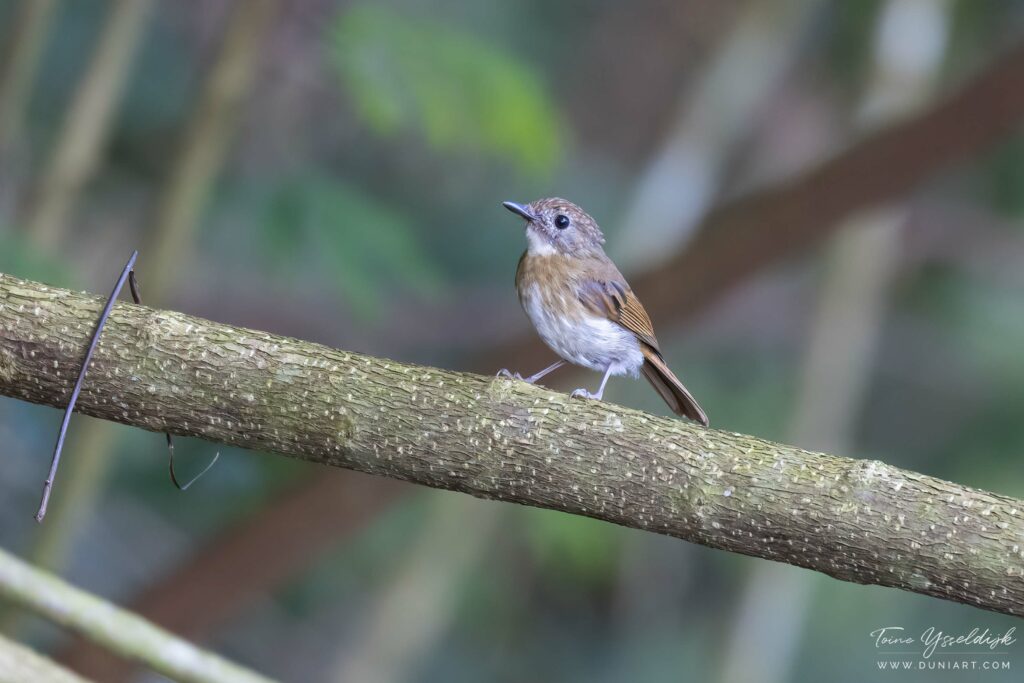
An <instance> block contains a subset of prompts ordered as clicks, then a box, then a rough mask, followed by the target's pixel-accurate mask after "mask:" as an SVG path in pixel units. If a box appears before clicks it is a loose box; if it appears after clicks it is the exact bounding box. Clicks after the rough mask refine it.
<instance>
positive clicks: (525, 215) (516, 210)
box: [501, 202, 536, 222]
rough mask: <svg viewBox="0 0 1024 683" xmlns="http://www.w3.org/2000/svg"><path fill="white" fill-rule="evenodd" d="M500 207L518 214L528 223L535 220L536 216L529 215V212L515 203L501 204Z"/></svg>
mask: <svg viewBox="0 0 1024 683" xmlns="http://www.w3.org/2000/svg"><path fill="white" fill-rule="evenodd" d="M501 205H502V206H504V207H505V208H506V209H508V210H509V211H511V212H512V213H515V214H518V215H520V216H522V217H523V218H525V219H526V220H528V221H530V222H532V221H533V220H534V219H535V218H536V216H534V215H533V214H532V213H530V210H529V209H527V208H526V207H525V206H523V205H522V204H516V203H515V202H502V203H501Z"/></svg>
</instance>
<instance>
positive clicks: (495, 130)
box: [330, 5, 560, 173]
mask: <svg viewBox="0 0 1024 683" xmlns="http://www.w3.org/2000/svg"><path fill="white" fill-rule="evenodd" d="M330 44H331V47H332V58H333V62H334V65H335V67H336V68H337V70H338V72H339V74H340V76H341V78H342V80H343V82H344V83H345V84H346V86H347V88H348V91H349V93H350V94H351V96H352V98H353V100H354V101H355V106H356V109H357V111H358V113H359V115H360V116H361V117H362V119H363V120H364V121H365V122H366V124H367V125H369V126H370V127H371V128H372V129H373V130H374V131H376V132H377V133H378V134H380V135H393V134H395V133H398V132H400V131H403V130H415V131H417V132H419V133H420V134H422V135H423V136H424V137H425V139H426V140H427V142H428V143H429V144H430V145H431V146H432V147H434V148H435V149H438V150H442V151H461V150H466V149H468V150H470V151H472V150H481V151H484V152H488V153H492V154H496V155H498V156H500V157H501V158H503V159H507V160H508V161H510V162H512V163H514V164H515V165H517V166H518V167H519V168H520V169H521V170H522V171H523V172H524V173H537V172H545V171H550V170H551V168H552V166H553V165H554V164H555V163H556V162H557V160H558V158H559V155H560V144H559V143H560V138H559V126H558V120H557V115H556V112H555V109H554V107H553V106H552V104H551V102H550V101H549V99H548V98H547V96H546V94H545V92H544V88H543V87H542V84H541V81H540V79H539V78H538V77H537V75H536V74H535V73H534V72H533V71H532V70H531V69H530V68H528V67H527V66H526V65H525V64H523V63H522V61H521V60H519V59H517V58H516V57H515V56H513V55H509V54H507V53H505V52H503V51H501V50H499V49H498V48H496V47H495V46H494V45H492V44H490V43H488V42H485V41H483V40H481V39H479V38H477V37H475V36H472V35H468V34H466V33H463V32H461V31H459V30H457V29H454V28H452V27H451V26H449V25H447V24H441V23H435V22H430V21H422V20H411V19H409V18H406V17H403V16H400V15H398V14H397V13H395V12H392V11H390V10H387V9H383V8H380V7H375V6H371V5H363V6H358V7H355V8H353V9H350V10H348V11H346V12H344V13H342V14H341V15H339V17H338V19H337V21H336V22H335V25H334V26H333V29H332V31H331V40H330Z"/></svg>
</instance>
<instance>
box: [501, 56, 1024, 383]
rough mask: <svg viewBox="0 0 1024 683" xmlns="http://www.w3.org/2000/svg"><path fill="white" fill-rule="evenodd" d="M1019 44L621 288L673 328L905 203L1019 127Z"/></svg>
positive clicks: (524, 356)
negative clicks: (847, 223) (872, 210)
mask: <svg viewBox="0 0 1024 683" xmlns="http://www.w3.org/2000/svg"><path fill="white" fill-rule="evenodd" d="M1021 73H1024V43H1020V44H1018V45H1016V46H1014V47H1013V48H1012V49H1010V50H1009V51H1008V52H1007V53H1006V54H1005V55H1003V57H1002V58H1000V59H999V60H997V61H996V62H995V63H994V64H992V65H990V66H989V67H988V68H986V69H984V70H983V71H982V72H981V73H979V74H978V75H976V76H975V77H974V78H973V79H971V80H970V81H969V82H968V83H967V84H966V85H964V86H963V87H961V88H960V89H959V90H958V91H956V92H955V93H953V94H952V95H951V96H949V97H947V98H945V99H944V100H941V101H940V102H939V103H938V104H936V105H935V106H934V107H932V108H931V109H929V110H927V111H925V112H924V113H922V114H920V115H918V116H913V117H910V118H908V119H906V120H905V121H903V122H902V123H897V124H894V125H892V126H890V127H888V128H884V129H882V130H880V131H878V132H877V133H872V134H869V135H866V136H864V137H863V138H861V139H860V140H859V141H858V142H855V143H854V144H853V145H851V146H850V147H849V148H848V149H847V150H845V151H843V152H841V153H839V154H837V155H836V156H835V157H833V158H832V159H829V160H828V161H825V162H824V163H822V164H821V165H819V166H817V167H815V168H813V169H811V170H809V171H807V172H806V173H804V174H802V175H800V176H799V177H797V178H795V179H793V180H792V181H790V182H787V183H785V184H783V185H781V186H778V187H772V188H768V189H765V190H762V191H759V192H756V193H754V194H752V195H750V196H748V197H745V198H741V199H739V200H736V201H734V202H730V203H728V204H725V205H723V206H722V207H721V208H719V209H716V210H714V211H712V212H711V213H710V214H709V215H708V216H707V218H706V219H705V220H704V221H703V222H702V225H701V228H700V230H699V232H698V234H697V236H696V237H695V238H694V239H693V241H692V242H691V243H690V244H689V245H688V247H687V248H686V249H685V250H683V251H681V252H680V253H679V254H677V255H676V256H675V257H674V258H672V259H670V260H669V261H668V262H667V263H665V264H664V265H662V266H659V267H658V268H656V269H655V270H653V271H651V272H648V273H645V274H643V275H641V276H639V277H636V276H634V277H633V278H631V283H632V285H633V289H635V290H636V291H637V292H638V293H639V294H640V296H642V297H643V298H644V305H645V306H646V307H647V310H648V312H649V313H650V314H651V318H653V319H654V321H655V323H656V324H659V325H661V326H663V327H664V326H665V325H666V322H665V321H679V320H682V319H684V318H687V317H689V316H691V315H693V314H694V313H696V312H697V311H698V310H699V309H702V308H705V307H706V306H707V305H709V304H710V303H712V302H714V301H715V300H716V299H717V298H718V297H720V296H723V295H724V294H726V293H727V292H729V291H730V290H731V289H732V288H733V287H735V286H736V285H737V284H738V283H740V282H742V281H743V280H745V279H747V278H749V277H750V276H752V275H753V274H754V273H757V272H759V271H761V270H762V269H764V268H766V267H767V266H769V265H772V264H776V263H779V262H780V261H784V260H785V259H788V258H792V257H794V256H796V255H799V254H801V253H803V252H804V251H805V250H807V249H808V248H809V247H811V246H813V245H815V244H818V243H820V242H821V241H822V240H824V239H825V238H826V237H828V236H829V235H831V234H832V233H833V232H834V231H835V230H837V229H838V228H839V226H840V225H841V221H842V219H843V218H845V217H846V216H849V215H850V214H852V213H853V212H855V211H857V210H858V209H861V208H864V207H867V206H872V205H874V204H878V203H882V202H885V201H888V200H890V199H893V198H896V197H898V196H900V195H903V194H906V193H907V192H910V191H911V190H913V189H914V188H915V187H916V186H918V185H920V184H921V183H922V182H924V181H925V180H926V179H928V178H931V177H933V176H935V175H936V174H938V173H939V172H941V171H943V170H945V169H947V168H949V167H951V166H953V165H955V164H957V163H961V162H963V161H965V160H967V159H970V158H971V157H973V156H975V155H977V154H979V153H981V152H983V151H984V150H985V149H987V148H988V147H990V146H991V145H993V144H994V143H996V142H998V141H999V140H1001V139H1003V138H1005V137H1006V136H1007V135H1010V134H1011V133H1013V132H1014V131H1015V130H1018V129H1019V127H1020V124H1021V121H1022V120H1024V88H1021V87H1020V75H1021ZM550 355H551V352H550V351H549V350H548V349H547V348H546V347H545V346H544V345H543V344H542V343H541V342H540V341H539V340H537V339H535V338H532V337H531V338H530V339H529V340H517V341H515V342H512V343H510V344H508V345H507V346H505V347H503V348H499V349H496V350H495V351H494V353H493V354H492V355H489V356H488V357H487V362H488V363H489V364H490V365H491V366H493V367H495V368H498V367H533V366H535V365H537V366H540V365H543V363H544V361H545V359H547V358H549V357H550Z"/></svg>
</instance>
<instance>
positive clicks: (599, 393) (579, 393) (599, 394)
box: [569, 365, 612, 401]
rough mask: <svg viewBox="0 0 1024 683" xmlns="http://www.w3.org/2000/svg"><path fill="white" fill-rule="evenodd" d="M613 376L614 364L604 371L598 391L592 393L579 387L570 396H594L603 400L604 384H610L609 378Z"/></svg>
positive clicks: (598, 399) (593, 397)
mask: <svg viewBox="0 0 1024 683" xmlns="http://www.w3.org/2000/svg"><path fill="white" fill-rule="evenodd" d="M611 376H612V366H610V365H609V366H608V369H607V370H605V371H604V378H603V379H602V380H601V386H599V387H598V388H597V393H596V394H592V393H590V392H589V391H587V390H586V389H577V390H576V391H574V392H572V393H571V394H569V398H592V399H595V400H597V401H600V400H601V397H602V396H604V385H606V384H608V378H609V377H611Z"/></svg>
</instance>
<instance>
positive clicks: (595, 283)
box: [498, 197, 708, 427]
mask: <svg viewBox="0 0 1024 683" xmlns="http://www.w3.org/2000/svg"><path fill="white" fill-rule="evenodd" d="M503 206H504V207H505V208H506V209H508V210H509V211H511V212H512V213H515V214H518V215H520V216H522V217H523V218H525V219H526V240H527V243H528V245H529V246H528V247H527V249H526V251H525V252H524V253H523V255H522V257H521V258H520V259H519V267H518V268H517V269H516V289H517V290H518V292H519V302H520V303H521V304H522V305H523V309H524V310H525V311H526V315H527V316H528V317H529V318H530V322H532V323H533V326H534V327H535V328H536V329H537V332H538V333H539V334H540V337H541V339H543V340H544V343H545V344H547V345H548V346H550V347H551V349H552V350H554V352H555V353H557V354H558V355H559V356H561V357H562V358H563V359H564V360H560V361H558V362H557V363H555V364H553V365H551V366H549V367H546V368H544V369H543V370H541V371H540V372H538V373H536V374H535V375H531V376H529V377H526V378H523V377H521V376H520V375H519V373H518V372H517V373H511V372H509V371H508V370H501V371H500V372H499V373H498V375H499V376H503V377H510V378H515V379H523V380H524V381H526V382H529V383H530V384H533V383H534V382H536V381H537V380H539V379H540V378H541V377H543V376H545V375H547V374H548V373H549V372H551V371H553V370H556V369H558V368H560V367H561V366H562V365H564V364H565V362H566V361H569V362H570V363H575V364H576V365H582V366H583V367H587V368H590V369H592V370H599V371H601V372H603V373H604V378H603V379H602V380H601V386H600V387H599V388H598V390H597V393H596V394H592V393H590V392H589V391H587V390H586V389H577V390H576V391H574V392H572V396H574V397H582V398H595V399H600V398H601V397H602V396H603V395H604V387H605V384H607V383H608V378H609V377H610V376H612V375H632V376H633V377H636V376H638V375H639V373H640V372H643V373H644V377H646V378H647V381H649V382H650V383H651V385H652V386H653V387H654V388H655V389H656V390H657V392H658V394H659V395H660V396H661V397H662V398H663V399H665V402H666V403H667V404H668V406H669V408H671V409H672V412H674V413H675V414H676V415H683V416H685V417H688V418H690V419H691V420H696V421H697V422H700V423H701V424H702V425H704V426H705V427H706V426H707V424H708V417H707V415H706V414H705V413H704V411H703V410H702V409H701V407H700V406H699V405H697V401H696V400H694V398H693V396H691V395H690V392H689V391H687V390H686V387H684V386H683V383H682V382H680V381H679V378H677V377H676V376H675V375H674V374H672V371H671V370H669V369H668V365H666V363H665V359H664V358H662V357H661V351H660V350H659V348H658V340H657V339H656V338H655V337H654V328H653V326H652V325H651V319H650V318H649V317H648V316H647V311H645V310H644V307H643V306H642V305H641V304H640V301H639V300H638V299H637V298H636V295H635V294H633V290H632V289H630V287H629V284H628V283H627V282H626V278H624V277H622V273H620V272H619V269H618V268H616V267H615V264H614V263H612V262H611V259H609V258H608V256H607V255H605V253H604V249H603V248H602V247H601V245H602V244H604V235H602V234H601V229H600V228H599V227H598V226H597V223H596V222H595V221H594V219H593V218H591V217H590V216H589V215H587V213H586V212H585V211H584V210H583V209H581V208H580V207H578V206H576V205H575V204H573V203H572V202H570V201H566V200H565V199H559V198H557V197H554V198H551V199H539V200H537V201H535V202H533V203H532V204H526V205H525V206H524V205H522V204H516V203H515V202H504V204H503Z"/></svg>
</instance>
